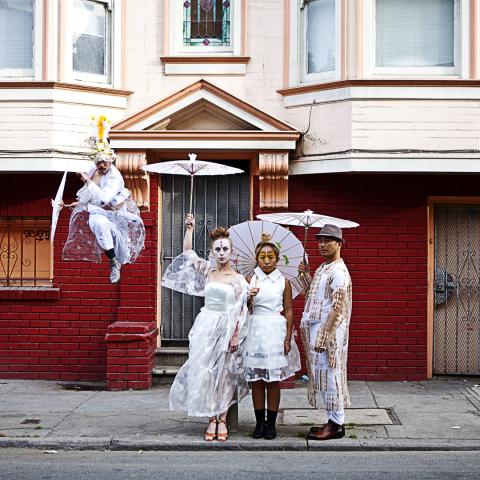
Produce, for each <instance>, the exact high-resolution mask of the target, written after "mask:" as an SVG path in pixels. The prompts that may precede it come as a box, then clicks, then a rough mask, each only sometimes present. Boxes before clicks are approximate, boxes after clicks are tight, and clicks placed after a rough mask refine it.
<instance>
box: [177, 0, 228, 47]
mask: <svg viewBox="0 0 480 480" xmlns="http://www.w3.org/2000/svg"><path fill="white" fill-rule="evenodd" d="M201 45H203V46H204V47H209V46H220V47H223V46H228V47H229V46H230V2H229V1H228V0H190V1H185V2H184V3H183V46H185V47H187V46H201Z"/></svg>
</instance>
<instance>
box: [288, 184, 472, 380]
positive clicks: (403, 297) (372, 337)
mask: <svg viewBox="0 0 480 480" xmlns="http://www.w3.org/2000/svg"><path fill="white" fill-rule="evenodd" d="M478 182H479V176H478V175H469V176H440V175H435V176H434V175H315V176H292V177H290V180H289V188H290V189H289V208H290V210H292V211H302V210H305V209H307V208H311V209H312V210H314V211H315V212H318V213H324V214H327V215H332V216H338V217H341V218H346V219H351V220H354V221H357V222H358V223H360V227H359V228H356V229H345V230H344V236H345V238H346V245H345V247H344V248H343V250H342V256H343V257H344V259H345V262H346V264H347V266H348V268H349V270H350V273H351V276H352V282H353V313H352V320H351V326H350V348H349V362H348V372H349V378H350V379H351V380H365V379H368V380H415V379H423V378H425V377H426V371H427V351H426V345H427V197H428V196H433V195H448V196H450V195H452V196H475V195H478V192H479V189H478V184H479V183H478ZM316 231H318V230H316ZM296 232H297V233H298V235H303V230H302V229H297V230H296ZM314 233H315V231H312V232H311V233H309V236H308V243H307V250H308V252H309V254H310V263H311V265H312V266H313V268H316V267H317V266H318V265H319V263H320V262H321V257H320V256H319V255H318V253H317V246H316V242H315V238H314ZM302 238H303V237H302ZM302 308H303V297H301V298H299V299H298V300H296V301H295V302H294V311H295V318H296V322H297V324H298V322H299V320H300V316H301V313H302ZM300 344H301V342H299V347H300V348H302V346H301V345H300ZM302 355H303V351H302Z"/></svg>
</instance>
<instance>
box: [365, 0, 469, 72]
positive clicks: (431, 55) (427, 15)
mask: <svg viewBox="0 0 480 480" xmlns="http://www.w3.org/2000/svg"><path fill="white" fill-rule="evenodd" d="M365 8H366V10H365V16H364V20H365V21H364V32H365V37H364V44H365V48H366V51H365V73H366V74H367V75H369V74H371V75H394V76H403V75H407V76H408V75H413V76H421V75H425V76H437V75H442V76H457V77H458V76H462V75H464V74H465V73H466V72H467V71H468V57H469V52H468V35H469V31H468V29H469V27H468V23H469V2H468V0H466V1H465V0H421V1H419V0H401V1H399V0H370V1H368V2H365ZM370 35H371V37H370ZM462 46H463V47H462Z"/></svg>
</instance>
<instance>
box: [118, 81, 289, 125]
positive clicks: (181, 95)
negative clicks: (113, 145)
mask: <svg viewBox="0 0 480 480" xmlns="http://www.w3.org/2000/svg"><path fill="white" fill-rule="evenodd" d="M201 90H204V91H206V92H208V93H210V94H212V95H214V96H216V97H218V98H219V99H221V100H223V101H224V102H226V103H228V104H230V105H233V106H234V107H237V108H239V109H241V110H242V111H244V112H246V113H247V114H249V115H251V116H253V117H255V118H257V119H259V120H261V121H262V122H264V123H266V124H268V125H270V126H271V127H273V128H276V129H277V130H283V131H292V130H294V128H293V127H292V126H290V125H288V124H286V123H285V122H282V121H280V120H278V119H277V118H275V117H272V116H271V115H269V114H268V113H265V112H263V111H261V110H260V109H258V108H256V107H254V106H253V105H250V104H249V103H247V102H244V101H242V100H240V99H239V98H237V97H235V96H234V95H231V94H229V93H227V92H226V91H225V90H222V89H221V88H219V87H216V86H215V85H213V84H212V83H210V82H207V81H206V80H199V81H198V82H195V83H193V84H192V85H189V86H188V87H185V88H183V89H182V90H179V91H178V92H176V93H174V94H173V95H170V96H169V97H167V98H164V99H163V100H161V101H160V102H157V103H155V104H153V105H151V106H150V107H147V108H145V109H143V110H141V111H140V112H137V113H135V114H133V115H131V116H130V117H128V118H126V119H125V120H122V121H121V122H119V123H117V124H115V125H113V127H112V130H127V129H129V128H131V127H132V126H134V125H136V124H138V123H140V122H142V121H144V120H147V119H148V118H149V117H152V116H153V115H155V114H156V113H158V112H160V111H162V110H165V109H166V108H167V107H169V106H172V105H174V104H176V103H178V102H180V101H182V100H183V99H185V98H187V97H189V96H191V95H193V94H194V93H196V92H199V91H201Z"/></svg>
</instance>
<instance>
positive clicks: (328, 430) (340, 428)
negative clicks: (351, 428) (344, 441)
mask: <svg viewBox="0 0 480 480" xmlns="http://www.w3.org/2000/svg"><path fill="white" fill-rule="evenodd" d="M344 436H345V426H344V425H338V424H336V423H334V422H332V421H331V420H329V421H328V423H327V424H326V425H325V427H323V428H322V429H320V430H318V431H313V432H312V431H310V432H309V434H308V435H307V439H308V440H331V439H333V438H343V437H344Z"/></svg>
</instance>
